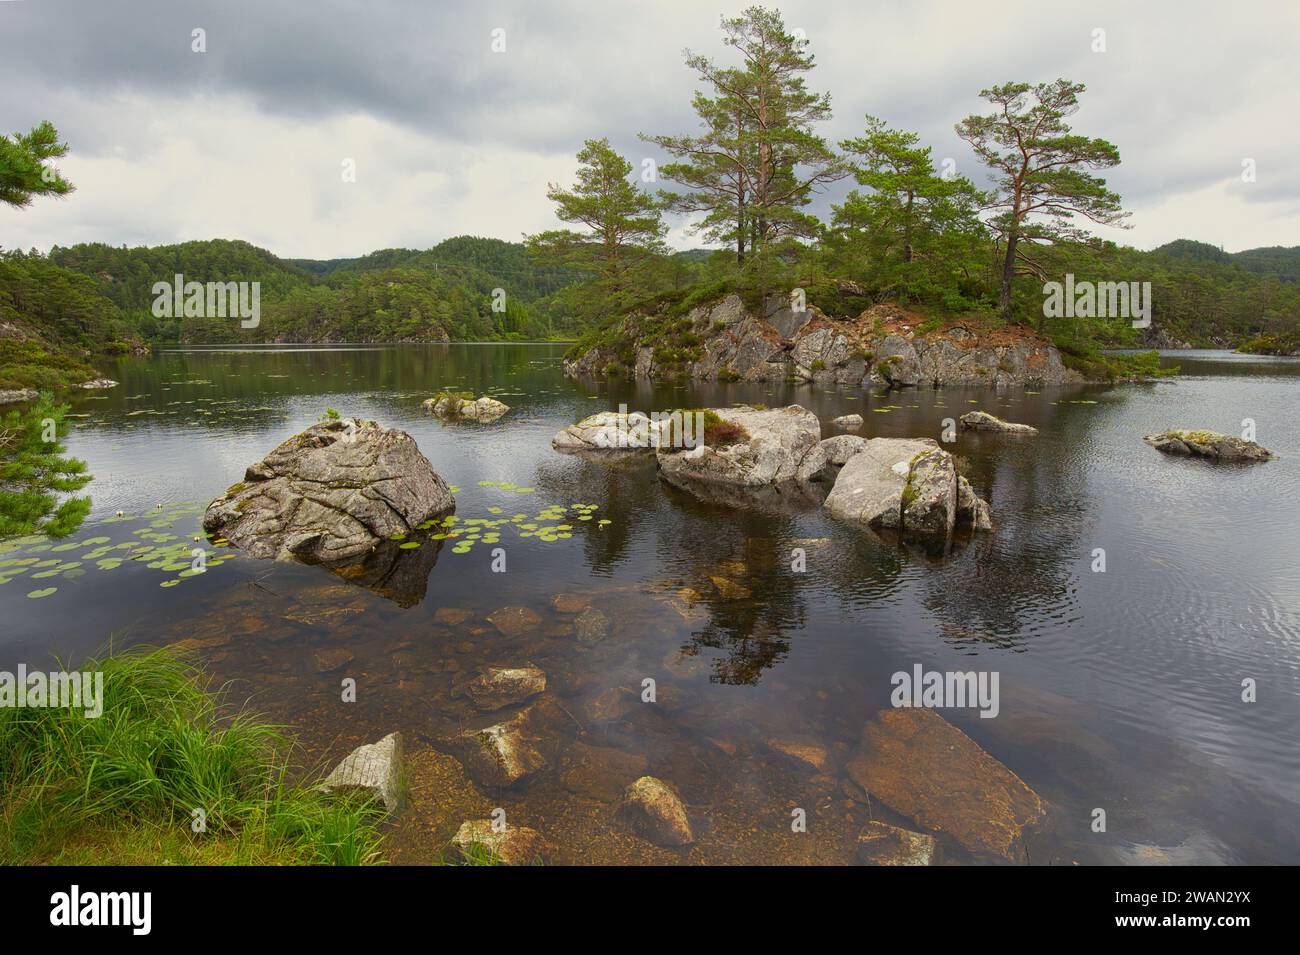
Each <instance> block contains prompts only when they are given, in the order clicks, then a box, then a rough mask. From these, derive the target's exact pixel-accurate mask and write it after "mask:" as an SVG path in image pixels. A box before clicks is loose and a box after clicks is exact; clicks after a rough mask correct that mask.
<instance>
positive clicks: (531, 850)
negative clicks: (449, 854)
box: [451, 819, 549, 865]
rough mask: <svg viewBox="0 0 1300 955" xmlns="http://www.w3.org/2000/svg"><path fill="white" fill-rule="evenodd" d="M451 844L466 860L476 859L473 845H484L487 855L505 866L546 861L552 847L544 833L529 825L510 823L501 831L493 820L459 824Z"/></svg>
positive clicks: (469, 821) (476, 820)
mask: <svg viewBox="0 0 1300 955" xmlns="http://www.w3.org/2000/svg"><path fill="white" fill-rule="evenodd" d="M451 844H452V845H453V846H455V847H456V848H457V849H459V850H460V853H461V856H462V857H464V858H465V859H473V858H474V851H473V847H474V846H481V847H482V849H483V850H484V851H486V852H487V854H488V857H489V858H490V859H491V860H492V861H494V862H499V863H501V864H502V865H535V864H537V863H540V862H544V861H545V860H546V854H547V852H548V850H549V847H548V846H547V844H546V840H545V839H543V838H542V834H541V833H540V832H538V831H537V830H536V829H529V828H528V827H527V826H511V825H507V826H505V828H504V829H502V830H501V831H499V832H498V831H497V830H496V829H495V828H494V827H493V822H492V820H491V819H469V820H467V821H465V822H462V823H461V824H460V828H459V829H457V830H456V834H455V835H454V836H452V838H451Z"/></svg>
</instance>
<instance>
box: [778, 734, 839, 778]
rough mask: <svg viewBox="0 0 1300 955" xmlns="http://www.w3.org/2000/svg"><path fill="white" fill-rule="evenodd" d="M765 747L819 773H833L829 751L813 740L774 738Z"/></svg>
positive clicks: (833, 765) (833, 764)
mask: <svg viewBox="0 0 1300 955" xmlns="http://www.w3.org/2000/svg"><path fill="white" fill-rule="evenodd" d="M767 745H768V746H770V747H772V749H774V750H776V751H777V752H778V753H781V754H782V755H783V756H787V757H789V758H790V759H792V760H794V761H795V762H796V763H802V764H803V765H804V766H806V767H807V768H809V769H814V770H816V771H817V772H819V773H831V772H834V771H835V762H834V760H833V759H832V758H831V754H830V751H829V750H827V749H826V747H825V746H823V745H821V744H820V743H818V742H816V741H815V740H810V739H802V738H800V739H794V738H788V737H787V738H779V737H774V738H772V739H769V740H768V741H767Z"/></svg>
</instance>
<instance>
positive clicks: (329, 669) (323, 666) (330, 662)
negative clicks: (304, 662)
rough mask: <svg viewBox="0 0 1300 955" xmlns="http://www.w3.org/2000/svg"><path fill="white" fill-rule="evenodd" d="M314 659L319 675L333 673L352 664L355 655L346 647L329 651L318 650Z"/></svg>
mask: <svg viewBox="0 0 1300 955" xmlns="http://www.w3.org/2000/svg"><path fill="white" fill-rule="evenodd" d="M314 659H315V661H316V672H317V673H333V672H334V671H335V670H339V669H342V668H343V667H345V666H347V665H348V664H349V663H351V662H352V660H353V653H352V651H351V650H348V649H347V648H345V647H333V648H331V649H329V650H317V651H316V653H315V655H314Z"/></svg>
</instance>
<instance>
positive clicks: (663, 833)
mask: <svg viewBox="0 0 1300 955" xmlns="http://www.w3.org/2000/svg"><path fill="white" fill-rule="evenodd" d="M619 811H620V813H621V814H622V815H623V818H624V819H626V820H627V821H628V824H629V825H630V826H631V827H632V830H633V831H634V832H636V833H637V835H639V836H641V837H642V838H643V839H648V840H649V841H651V842H653V843H655V844H656V845H661V846H685V845H690V844H691V843H692V842H694V841H695V833H694V832H692V831H691V822H690V817H689V816H688V815H687V813H686V805H685V803H683V802H682V798H681V797H680V796H679V795H677V791H676V790H675V789H674V788H673V787H672V786H671V785H669V784H668V783H666V782H664V781H663V780H661V779H656V778H655V777H654V776H642V777H641V778H640V779H638V780H637V781H636V782H634V783H632V785H630V786H628V787H627V790H626V791H625V792H624V793H623V804H622V806H621V807H620V810H619Z"/></svg>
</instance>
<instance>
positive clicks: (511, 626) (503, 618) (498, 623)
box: [487, 607, 542, 637]
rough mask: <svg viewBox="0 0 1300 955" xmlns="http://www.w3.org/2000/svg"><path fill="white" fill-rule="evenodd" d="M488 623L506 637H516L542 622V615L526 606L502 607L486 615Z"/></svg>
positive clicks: (535, 627) (533, 628) (534, 628)
mask: <svg viewBox="0 0 1300 955" xmlns="http://www.w3.org/2000/svg"><path fill="white" fill-rule="evenodd" d="M487 620H488V623H490V624H492V626H494V627H496V628H497V629H498V630H500V631H501V632H502V633H503V634H505V635H506V636H507V637H518V636H522V635H523V634H525V633H528V632H529V631H530V630H536V629H537V628H538V627H539V626H541V624H542V616H541V614H539V613H538V612H537V611H536V610H532V609H530V608H528V607H502V608H500V609H499V610H494V611H492V612H491V613H490V614H488V616H487Z"/></svg>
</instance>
